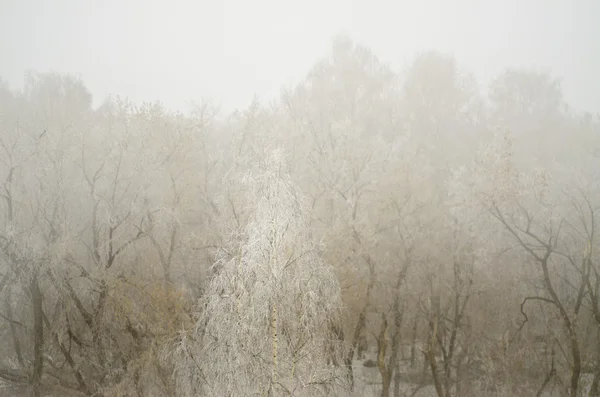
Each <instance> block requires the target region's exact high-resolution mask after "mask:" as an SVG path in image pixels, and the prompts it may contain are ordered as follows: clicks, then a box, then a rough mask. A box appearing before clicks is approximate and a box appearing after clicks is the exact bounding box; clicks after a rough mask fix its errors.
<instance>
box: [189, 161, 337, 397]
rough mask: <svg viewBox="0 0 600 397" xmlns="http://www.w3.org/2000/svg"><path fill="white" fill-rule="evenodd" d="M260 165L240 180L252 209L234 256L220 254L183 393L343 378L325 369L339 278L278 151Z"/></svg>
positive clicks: (312, 388)
mask: <svg viewBox="0 0 600 397" xmlns="http://www.w3.org/2000/svg"><path fill="white" fill-rule="evenodd" d="M258 168H259V170H258V172H251V173H249V174H248V176H247V177H246V178H245V181H244V182H245V183H246V185H247V187H248V192H249V193H250V195H251V197H253V198H254V203H255V204H254V205H255V207H254V208H253V211H252V216H251V218H250V221H249V222H248V224H247V226H246V228H245V231H244V233H243V236H242V237H241V238H239V239H238V240H241V243H237V244H234V245H237V247H236V248H237V254H234V255H231V254H229V255H225V254H224V255H223V257H222V258H221V261H220V263H219V266H220V267H221V268H220V270H219V272H218V273H217V275H216V276H215V277H214V279H213V280H212V281H211V283H210V286H209V288H208V291H207V294H206V299H205V300H204V301H203V302H202V305H203V311H202V314H201V316H200V319H199V321H198V324H197V327H196V330H195V333H196V335H195V339H196V340H197V343H192V344H191V347H190V345H188V347H187V348H188V349H189V350H190V351H191V353H192V355H193V356H194V357H196V362H197V363H199V367H197V370H196V375H199V376H198V378H197V379H196V381H194V380H192V382H191V383H190V379H191V377H190V373H189V367H186V368H181V369H180V370H179V375H180V377H179V378H180V379H179V382H180V392H181V393H182V395H191V394H192V393H194V389H195V388H196V387H198V386H199V387H200V388H201V389H202V390H203V391H204V392H206V393H207V395H214V396H237V395H247V396H250V395H261V396H262V395H265V396H266V395H288V394H289V395H294V396H301V395H307V396H308V395H310V396H314V395H329V393H330V387H331V386H333V385H334V384H336V383H337V381H336V379H341V377H342V376H343V370H342V369H341V367H336V366H334V365H332V364H329V363H333V362H338V363H339V362H341V360H340V359H339V357H340V355H341V353H342V352H341V351H339V350H340V347H341V346H336V343H335V342H334V341H335V339H334V338H333V337H332V335H331V332H330V322H331V321H335V319H336V317H337V315H338V313H339V309H340V305H341V302H340V287H339V285H338V282H337V280H336V278H335V276H334V274H333V272H332V269H330V267H329V266H327V265H326V264H325V263H324V262H323V260H322V259H321V257H320V254H319V250H318V246H317V245H316V244H315V243H314V242H313V241H312V239H311V236H310V232H309V228H308V219H307V218H306V216H305V214H306V212H305V209H304V202H303V201H302V199H301V198H300V196H299V192H298V190H297V188H296V187H295V186H294V184H293V183H292V181H291V179H290V177H289V174H288V173H287V172H286V171H285V169H284V168H285V162H284V157H283V154H282V153H281V152H279V151H275V152H274V153H273V154H272V155H271V156H270V157H269V158H267V159H266V160H265V161H264V163H263V164H261V165H260V166H259V167H258ZM232 256H233V257H232ZM203 357H210V360H206V359H203ZM190 358H191V357H188V359H190ZM190 365H191V366H194V365H195V364H190ZM186 371H187V372H186ZM201 378H203V380H202V381H200V379H201ZM194 383H201V384H200V385H196V386H194ZM186 385H187V387H185V386H186Z"/></svg>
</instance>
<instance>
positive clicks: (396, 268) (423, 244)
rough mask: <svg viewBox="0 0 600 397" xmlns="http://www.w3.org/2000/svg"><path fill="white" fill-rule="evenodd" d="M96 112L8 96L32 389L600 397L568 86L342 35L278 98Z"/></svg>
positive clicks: (3, 120) (10, 308)
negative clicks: (403, 58) (484, 80)
mask: <svg viewBox="0 0 600 397" xmlns="http://www.w3.org/2000/svg"><path fill="white" fill-rule="evenodd" d="M484 91H485V94H484ZM91 104H92V101H91V95H90V93H89V91H88V90H87V89H86V87H85V85H84V84H83V82H82V81H81V80H79V79H78V78H75V77H73V76H69V75H61V74H55V73H46V74H30V75H28V76H27V77H26V83H25V86H24V88H23V89H22V90H21V91H19V92H12V91H10V90H9V89H8V88H7V87H6V85H3V84H0V347H1V352H2V354H0V379H1V380H2V385H3V386H2V387H3V388H6V389H7V390H8V391H9V393H11V394H10V395H14V394H15V393H17V392H20V391H23V392H25V390H26V391H27V392H31V393H32V395H34V396H42V395H44V393H46V394H48V393H54V394H53V395H61V396H66V395H74V396H75V395H95V396H107V397H108V396H195V395H210V396H238V395H257V396H258V395H260V396H267V395H270V396H284V395H291V396H314V395H336V394H337V395H348V396H350V395H356V396H358V395H361V396H363V395H369V393H375V394H380V395H381V396H384V397H385V396H390V395H394V396H404V395H412V396H416V395H419V393H421V394H420V395H427V393H434V394H436V395H437V396H438V397H451V396H457V397H463V396H523V395H537V396H542V395H564V396H572V397H576V396H583V395H585V396H598V395H600V339H599V338H600V300H599V299H600V296H599V294H600V262H599V260H600V258H599V256H598V255H599V254H598V243H599V234H600V233H599V232H598V231H597V230H596V229H597V227H598V226H597V225H598V222H599V221H600V219H598V214H599V209H600V204H599V203H600V185H599V182H600V179H599V177H600V155H599V153H600V118H599V117H598V116H593V115H589V114H579V113H578V112H577V111H575V110H574V109H571V108H570V107H569V106H568V104H566V103H565V102H564V100H563V97H562V93H561V88H560V84H559V83H558V82H557V81H556V80H555V79H553V77H551V76H547V75H545V74H542V73H537V72H535V71H530V70H515V69H510V70H507V71H505V72H504V73H502V74H501V75H499V76H498V77H497V78H496V79H494V80H493V82H492V83H491V84H490V86H489V87H486V90H483V89H482V87H480V85H479V84H478V83H477V82H476V81H475V79H474V78H473V76H472V75H471V74H469V73H468V72H466V71H464V70H463V69H461V68H460V66H459V65H458V64H457V63H456V62H455V60H454V59H452V58H451V57H448V56H446V55H444V54H440V53H436V52H429V53H424V54H421V55H419V56H417V57H416V58H415V60H414V62H413V63H412V65H410V67H409V68H407V69H406V71H405V72H403V73H396V72H394V71H393V70H391V69H390V68H389V67H388V66H387V65H385V64H383V63H381V62H380V61H379V60H378V59H377V57H376V56H375V55H374V54H372V53H371V52H370V51H369V50H368V49H367V48H364V47H362V46H360V45H356V44H355V43H353V42H352V41H351V40H349V39H347V38H343V37H341V38H338V39H336V40H335V41H334V43H333V45H332V48H331V52H330V54H329V56H328V57H327V58H325V59H322V60H320V61H319V62H318V63H317V64H315V66H314V67H313V68H312V69H311V70H310V71H309V73H308V74H307V76H306V78H305V79H304V80H303V81H302V82H300V83H299V84H298V85H297V86H295V87H294V88H293V89H290V90H284V91H282V93H281V96H280V98H278V100H277V101H275V102H274V103H271V104H269V105H268V106H267V105H265V104H261V103H259V102H255V103H253V104H252V105H251V106H250V107H249V108H248V109H244V110H241V111H238V112H234V113H233V114H228V115H225V114H220V113H219V112H217V111H216V108H214V107H213V106H211V104H210V103H207V104H204V105H202V106H197V107H196V108H195V109H194V111H193V112H192V113H191V114H190V115H182V114H179V113H174V112H171V111H168V110H166V109H164V108H163V107H162V106H161V105H160V104H133V103H130V102H129V101H127V100H124V99H121V98H112V99H109V100H107V101H105V103H104V104H103V105H102V106H100V107H99V108H97V109H93V108H92V105H91ZM371 378H374V379H371ZM370 379H371V380H373V382H370Z"/></svg>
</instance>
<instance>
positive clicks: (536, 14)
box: [0, 0, 600, 112]
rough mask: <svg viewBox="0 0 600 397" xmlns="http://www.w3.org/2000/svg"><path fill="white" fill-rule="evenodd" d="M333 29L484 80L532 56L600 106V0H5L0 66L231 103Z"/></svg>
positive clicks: (128, 92) (291, 68)
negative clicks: (431, 52) (444, 59)
mask: <svg viewBox="0 0 600 397" xmlns="http://www.w3.org/2000/svg"><path fill="white" fill-rule="evenodd" d="M338 33H345V34H348V35H349V36H350V37H351V38H353V39H354V40H356V41H357V42H359V43H361V44H364V45H366V46H368V47H370V48H371V49H372V50H373V51H374V52H375V54H376V55H378V56H379V57H380V59H382V60H383V61H384V62H390V63H392V64H393V65H394V67H395V69H397V70H399V68H400V67H401V66H403V65H405V64H406V63H407V62H408V61H410V60H411V59H412V58H413V57H414V55H415V53H416V52H417V51H420V50H428V49H438V50H442V51H445V52H448V53H451V54H454V55H455V57H456V59H457V60H458V62H459V63H460V64H461V66H463V67H465V68H467V69H469V70H471V71H473V72H475V73H476V74H477V76H478V77H480V79H481V80H483V81H484V82H485V81H486V80H487V79H488V78H489V77H491V76H492V75H494V74H497V73H498V72H500V71H501V70H502V69H503V68H505V67H506V66H511V65H512V66H524V67H536V68H539V69H541V70H544V71H548V72H551V73H552V74H553V75H555V76H557V77H562V78H563V87H564V91H565V93H566V95H567V99H568V100H569V101H570V103H571V104H573V105H574V106H576V107H578V108H579V109H582V110H588V111H593V112H600V78H599V73H600V0H570V1H569V0H479V1H478V0H411V1H407V0H346V1H342V0H296V1H290V0H212V1H209V0H0V76H1V77H2V78H4V79H5V80H7V81H8V82H9V83H10V84H11V86H12V87H14V88H18V87H20V85H21V84H22V80H23V75H24V72H25V71H26V70H30V69H32V70H36V71H49V70H54V71H58V72H71V73H79V74H81V75H82V76H83V79H84V81H85V83H86V84H87V86H88V87H89V88H90V90H91V91H92V93H93V94H94V99H95V103H96V104H98V103H100V102H101V101H102V100H103V99H104V98H105V97H106V96H107V95H108V94H109V93H114V94H120V95H122V96H128V97H130V98H131V99H133V100H136V101H141V100H160V101H162V102H163V103H164V104H165V105H167V106H168V107H171V108H179V109H182V110H183V109H185V108H186V107H187V104H188V103H189V101H190V100H194V99H201V98H203V97H204V98H212V99H214V100H216V101H217V102H220V103H222V104H223V105H224V109H226V110H231V109H232V108H234V107H245V106H247V104H248V103H249V102H250V101H251V99H252V97H253V95H254V93H257V94H258V95H259V97H260V98H264V99H268V98H271V97H273V96H274V95H276V94H277V93H278V92H279V89H280V87H281V86H282V85H284V84H289V83H292V82H295V81H298V80H300V79H302V78H303V77H304V75H305V74H306V72H307V71H308V69H309V68H310V67H311V66H312V65H313V64H314V62H315V61H316V60H317V59H318V58H319V57H320V56H323V55H325V54H326V53H327V50H328V48H329V45H330V42H331V41H330V40H331V38H332V36H334V35H336V34H338Z"/></svg>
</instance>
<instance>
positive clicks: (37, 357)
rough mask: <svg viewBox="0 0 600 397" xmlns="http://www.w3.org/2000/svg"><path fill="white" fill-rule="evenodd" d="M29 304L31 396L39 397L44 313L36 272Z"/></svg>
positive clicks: (42, 366)
mask: <svg viewBox="0 0 600 397" xmlns="http://www.w3.org/2000/svg"><path fill="white" fill-rule="evenodd" d="M31 303H32V305H33V374H32V376H31V384H32V387H33V396H34V397H39V396H40V395H41V390H40V383H41V380H42V372H43V370H44V356H43V353H44V312H43V310H42V291H41V290H40V285H39V280H38V274H37V271H36V273H35V274H34V276H33V278H32V280H31Z"/></svg>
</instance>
